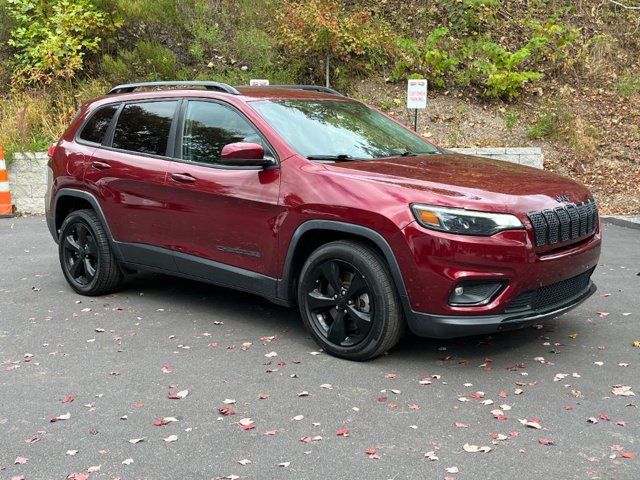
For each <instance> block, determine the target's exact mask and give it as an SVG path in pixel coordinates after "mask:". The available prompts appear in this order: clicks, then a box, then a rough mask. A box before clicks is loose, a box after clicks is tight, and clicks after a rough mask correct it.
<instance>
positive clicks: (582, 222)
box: [527, 199, 598, 247]
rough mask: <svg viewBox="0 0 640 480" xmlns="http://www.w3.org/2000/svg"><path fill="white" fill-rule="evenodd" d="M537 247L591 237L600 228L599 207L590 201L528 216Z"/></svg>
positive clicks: (532, 213)
mask: <svg viewBox="0 0 640 480" xmlns="http://www.w3.org/2000/svg"><path fill="white" fill-rule="evenodd" d="M527 216H528V217H529V221H530V222H531V226H532V227H533V235H534V238H535V243H536V247H542V246H544V245H554V244H556V243H562V242H567V241H569V240H578V239H581V238H583V237H586V236H587V235H591V234H592V233H593V232H594V231H595V229H596V227H597V226H598V206H597V205H596V202H595V200H593V199H590V200H587V201H585V202H581V203H568V204H565V205H562V206H560V207H557V208H555V209H553V210H551V209H548V210H542V211H539V212H529V213H528V214H527Z"/></svg>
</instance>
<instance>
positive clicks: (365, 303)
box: [307, 260, 374, 347]
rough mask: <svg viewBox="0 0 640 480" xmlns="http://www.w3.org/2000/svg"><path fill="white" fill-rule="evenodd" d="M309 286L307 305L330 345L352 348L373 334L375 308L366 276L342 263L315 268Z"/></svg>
mask: <svg viewBox="0 0 640 480" xmlns="http://www.w3.org/2000/svg"><path fill="white" fill-rule="evenodd" d="M310 278H311V279H312V282H311V283H308V287H307V289H308V292H307V296H308V298H307V305H308V307H309V310H310V312H311V316H312V320H313V321H314V322H315V324H316V327H317V328H318V331H320V332H321V334H322V335H323V336H324V337H325V338H326V340H327V341H328V342H331V343H333V344H335V345H339V346H342V347H350V346H353V345H356V344H358V343H360V342H361V341H363V340H364V339H365V338H366V336H367V335H368V334H369V332H370V331H371V319H372V314H373V309H374V305H373V303H372V302H371V289H370V287H369V285H368V283H367V280H366V278H365V277H364V275H363V274H362V273H361V272H360V271H359V270H358V269H357V268H356V267H354V266H353V265H351V264H349V263H347V262H344V261H341V260H327V261H325V262H324V263H322V264H320V265H318V266H317V267H316V268H314V270H313V272H312V273H311V274H310Z"/></svg>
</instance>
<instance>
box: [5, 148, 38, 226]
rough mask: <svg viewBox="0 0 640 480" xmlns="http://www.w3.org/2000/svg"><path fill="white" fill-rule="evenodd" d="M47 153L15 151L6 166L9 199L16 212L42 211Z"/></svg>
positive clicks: (35, 212)
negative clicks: (9, 192) (9, 191)
mask: <svg viewBox="0 0 640 480" xmlns="http://www.w3.org/2000/svg"><path fill="white" fill-rule="evenodd" d="M47 161H48V157H47V153H46V152H34V153H16V154H15V155H14V157H13V160H12V161H11V163H10V164H9V166H8V167H7V170H8V172H9V187H10V189H11V199H12V200H13V204H14V205H15V207H16V211H17V212H18V213H24V214H42V213H44V196H45V193H46V192H47Z"/></svg>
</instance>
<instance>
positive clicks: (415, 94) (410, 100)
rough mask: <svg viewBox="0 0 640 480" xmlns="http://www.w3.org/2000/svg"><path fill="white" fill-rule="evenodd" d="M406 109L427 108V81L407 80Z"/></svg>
mask: <svg viewBox="0 0 640 480" xmlns="http://www.w3.org/2000/svg"><path fill="white" fill-rule="evenodd" d="M407 108H411V109H418V108H427V81H426V80H424V79H412V80H409V84H408V85H407Z"/></svg>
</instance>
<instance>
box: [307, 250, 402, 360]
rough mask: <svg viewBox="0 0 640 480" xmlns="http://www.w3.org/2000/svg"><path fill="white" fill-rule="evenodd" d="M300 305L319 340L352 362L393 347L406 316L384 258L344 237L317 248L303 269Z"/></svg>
mask: <svg viewBox="0 0 640 480" xmlns="http://www.w3.org/2000/svg"><path fill="white" fill-rule="evenodd" d="M298 305H299V307H300V313H301V315H302V320H303V322H304V324H305V326H306V327H307V329H308V330H309V332H310V333H311V335H312V336H313V338H314V340H315V341H316V342H317V343H318V344H319V345H320V346H322V347H323V348H324V349H325V350H326V351H327V352H329V353H331V354H332V355H335V356H337V357H341V358H345V359H349V360H357V361H363V360H369V359H371V358H375V357H377V356H379V355H381V354H383V353H384V352H386V351H387V350H389V349H391V348H392V347H393V346H394V345H395V344H396V343H398V340H399V339H400V337H401V336H402V333H403V331H404V319H403V316H402V309H401V307H400V302H399V300H398V294H397V292H396V289H395V286H394V283H393V280H392V278H391V274H390V273H389V270H388V268H387V266H386V263H385V262H384V260H383V259H382V258H381V257H380V256H379V255H378V254H377V253H376V252H375V251H373V250H372V249H370V248H369V247H367V246H366V245H364V244H361V243H358V242H354V241H346V240H340V241H336V242H331V243H328V244H326V245H323V246H322V247H320V248H318V249H317V250H316V251H314V252H313V253H312V254H311V255H310V256H309V258H308V259H307V261H306V263H305V264H304V266H303V267H302V271H301V272H300V280H299V282H298Z"/></svg>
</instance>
